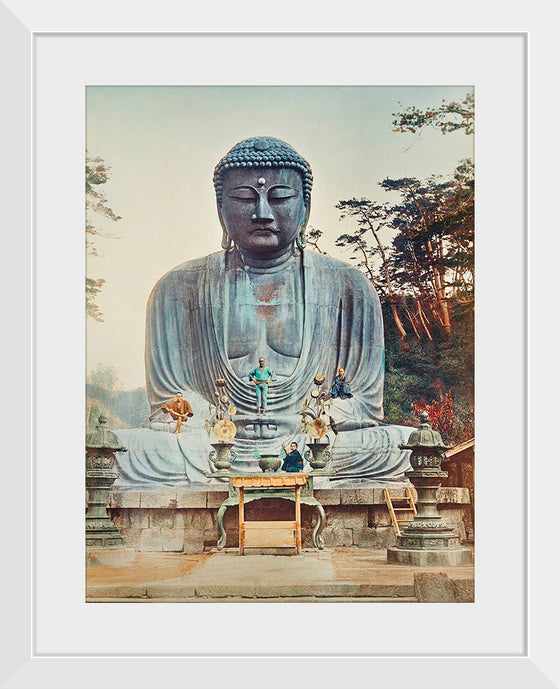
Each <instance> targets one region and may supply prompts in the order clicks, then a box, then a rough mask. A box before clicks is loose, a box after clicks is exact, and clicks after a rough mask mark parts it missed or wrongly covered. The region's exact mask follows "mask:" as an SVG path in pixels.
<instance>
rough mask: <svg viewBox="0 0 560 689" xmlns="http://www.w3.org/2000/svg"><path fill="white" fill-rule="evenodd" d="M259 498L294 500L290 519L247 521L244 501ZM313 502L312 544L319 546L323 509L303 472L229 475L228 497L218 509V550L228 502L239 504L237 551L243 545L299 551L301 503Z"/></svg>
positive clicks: (221, 547) (311, 503) (245, 546)
mask: <svg viewBox="0 0 560 689" xmlns="http://www.w3.org/2000/svg"><path fill="white" fill-rule="evenodd" d="M263 498H282V499H284V500H291V501H293V502H294V520H293V521H291V520H290V521H247V520H246V519H245V509H244V508H245V504H246V503H248V502H251V501H253V500H262V499H263ZM302 503H303V504H306V505H313V506H314V507H315V508H316V509H317V511H318V513H319V519H318V521H317V525H316V527H315V529H314V531H313V544H314V545H315V547H316V548H319V549H320V550H322V549H323V547H324V544H323V539H322V538H321V535H320V533H321V531H322V530H323V526H324V523H325V512H324V510H323V506H322V505H321V503H320V502H319V501H318V500H317V499H316V498H314V497H313V479H310V477H309V475H308V474H303V473H297V474H296V473H278V474H273V473H270V474H238V475H237V476H230V477H229V497H227V498H226V499H225V500H224V502H223V503H222V504H221V505H220V508H219V510H218V534H219V538H218V550H222V549H223V547H224V546H225V543H226V531H225V529H224V514H225V511H226V510H227V508H228V507H229V506H231V505H238V506H239V554H240V555H243V554H244V551H245V548H295V550H296V553H297V554H299V553H300V552H301V504H302Z"/></svg>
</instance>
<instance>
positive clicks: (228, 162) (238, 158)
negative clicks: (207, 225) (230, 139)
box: [214, 136, 313, 206]
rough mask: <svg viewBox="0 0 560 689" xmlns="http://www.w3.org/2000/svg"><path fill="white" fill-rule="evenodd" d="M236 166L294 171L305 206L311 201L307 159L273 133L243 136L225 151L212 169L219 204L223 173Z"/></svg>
mask: <svg viewBox="0 0 560 689" xmlns="http://www.w3.org/2000/svg"><path fill="white" fill-rule="evenodd" d="M235 167H249V168H251V167H254V168H259V169H260V168H264V169H266V168H282V167H287V168H291V169H293V170H297V171H298V172H299V174H300V175H301V179H302V183H303V200H304V203H305V205H306V206H309V203H310V202H311V187H312V185H313V174H312V172H311V167H310V165H309V163H308V162H307V160H305V159H304V158H302V157H301V156H300V154H299V153H298V152H297V151H296V150H295V149H294V148H292V147H291V146H290V144H287V143H286V142H285V141H281V140H280V139H275V138H273V137H272V136H255V137H253V138H251V139H245V140H244V141H240V142H239V143H238V144H235V146H234V147H233V148H232V149H231V150H230V151H229V152H228V153H226V155H225V156H224V157H223V158H222V159H221V160H220V162H219V163H218V164H217V165H216V167H215V169H214V188H215V190H216V196H217V198H218V203H220V204H221V202H222V175H223V173H224V171H225V170H229V169H231V168H235Z"/></svg>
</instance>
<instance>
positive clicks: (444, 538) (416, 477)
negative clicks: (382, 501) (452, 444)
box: [387, 412, 471, 566]
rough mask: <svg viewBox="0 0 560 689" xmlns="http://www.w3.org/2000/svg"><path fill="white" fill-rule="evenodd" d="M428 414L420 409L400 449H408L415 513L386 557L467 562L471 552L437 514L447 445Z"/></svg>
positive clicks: (438, 562) (411, 561)
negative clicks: (416, 424)
mask: <svg viewBox="0 0 560 689" xmlns="http://www.w3.org/2000/svg"><path fill="white" fill-rule="evenodd" d="M429 418H430V417H429V415H428V413H427V412H422V414H421V415H420V427H419V428H418V429H417V430H415V431H413V432H412V433H411V434H410V437H409V439H408V443H407V444H406V445H401V446H400V447H401V449H403V450H412V453H411V456H410V464H411V466H412V471H407V472H406V473H405V476H408V477H409V478H410V480H411V482H412V483H413V484H414V487H415V488H416V492H417V493H418V501H417V504H416V509H417V514H416V515H415V516H414V520H413V521H412V523H411V524H410V525H409V526H407V527H406V529H404V531H403V533H402V534H401V535H400V536H397V546H396V547H394V548H388V549H387V561H388V562H392V563H398V564H409V565H417V566H424V565H442V566H454V565H468V564H471V553H470V550H469V549H468V548H463V547H461V546H460V545H459V537H458V535H457V532H456V531H455V529H454V528H453V527H451V526H449V524H447V523H446V521H445V520H444V519H443V517H441V515H440V514H439V513H438V508H437V490H438V488H439V487H440V485H441V480H442V479H443V478H446V477H447V472H446V471H442V470H441V462H442V460H443V457H444V455H445V451H446V450H449V447H447V446H446V445H444V444H443V440H442V438H441V435H440V434H439V433H438V432H437V431H434V429H433V428H432V427H431V425H430V423H429Z"/></svg>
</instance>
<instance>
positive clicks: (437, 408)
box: [412, 392, 473, 443]
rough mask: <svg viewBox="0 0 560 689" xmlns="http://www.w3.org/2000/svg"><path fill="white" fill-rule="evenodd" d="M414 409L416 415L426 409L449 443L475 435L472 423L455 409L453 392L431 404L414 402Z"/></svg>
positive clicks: (433, 423) (437, 429) (435, 427)
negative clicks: (462, 417)
mask: <svg viewBox="0 0 560 689" xmlns="http://www.w3.org/2000/svg"><path fill="white" fill-rule="evenodd" d="M412 409H413V411H414V414H415V415H416V416H418V417H419V416H420V414H421V413H422V412H424V411H426V412H428V414H429V415H430V424H431V426H432V428H433V429H434V430H436V431H438V432H439V433H441V436H442V438H443V440H444V441H445V442H447V443H460V442H463V441H465V440H469V439H470V438H471V437H472V435H473V428H472V424H471V423H467V424H465V423H463V422H462V421H461V420H460V419H459V418H458V417H457V415H456V414H455V411H454V409H453V398H452V396H451V392H447V394H446V395H445V397H444V398H443V400H441V401H440V400H432V403H431V404H424V405H422V404H413V405H412Z"/></svg>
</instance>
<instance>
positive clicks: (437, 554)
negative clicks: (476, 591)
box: [387, 547, 472, 567]
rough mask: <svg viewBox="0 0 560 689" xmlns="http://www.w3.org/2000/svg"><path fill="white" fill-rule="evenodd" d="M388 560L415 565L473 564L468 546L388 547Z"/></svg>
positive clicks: (450, 565) (398, 563) (445, 565)
mask: <svg viewBox="0 0 560 689" xmlns="http://www.w3.org/2000/svg"><path fill="white" fill-rule="evenodd" d="M387 562H389V563H391V564H395V565H414V566H415V567H429V566H431V565H437V566H439V567H458V566H460V565H471V564H472V556H471V551H470V550H469V549H468V548H446V549H442V550H413V549H412V548H410V549H409V548H399V547H395V548H388V549H387Z"/></svg>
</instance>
